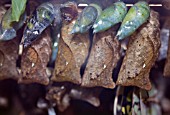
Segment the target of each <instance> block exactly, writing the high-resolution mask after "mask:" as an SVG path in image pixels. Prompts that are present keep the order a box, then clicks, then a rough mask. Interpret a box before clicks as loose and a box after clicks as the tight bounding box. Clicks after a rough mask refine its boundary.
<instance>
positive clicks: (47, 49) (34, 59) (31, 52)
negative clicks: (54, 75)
mask: <svg viewBox="0 0 170 115" xmlns="http://www.w3.org/2000/svg"><path fill="white" fill-rule="evenodd" d="M50 56H51V38H50V35H49V30H46V31H44V32H43V34H42V36H41V37H40V38H39V39H37V41H35V42H33V44H32V45H31V46H30V47H28V48H26V49H24V52H23V55H22V59H21V72H22V75H23V77H22V78H20V79H19V82H21V83H33V82H37V83H40V84H44V85H47V84H48V83H49V78H48V77H49V76H48V75H47V73H46V66H47V64H48V61H49V59H50Z"/></svg>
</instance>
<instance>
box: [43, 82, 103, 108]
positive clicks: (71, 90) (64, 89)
mask: <svg viewBox="0 0 170 115" xmlns="http://www.w3.org/2000/svg"><path fill="white" fill-rule="evenodd" d="M100 92H101V89H97V88H94V89H87V88H81V87H77V86H73V85H71V86H53V87H50V89H49V91H48V93H47V95H46V99H48V100H49V101H50V102H52V103H56V104H57V107H58V109H59V111H64V110H65V109H67V107H68V106H70V100H71V99H78V100H82V101H86V102H88V103H90V104H92V105H93V106H95V107H98V106H99V105H100V100H99V98H98V97H99V94H100Z"/></svg>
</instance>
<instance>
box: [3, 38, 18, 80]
mask: <svg viewBox="0 0 170 115" xmlns="http://www.w3.org/2000/svg"><path fill="white" fill-rule="evenodd" d="M18 46H19V39H18V38H15V39H13V40H10V41H4V42H0V80H2V79H6V78H13V79H18V78H19V73H18V71H17V67H16V63H17V58H18Z"/></svg>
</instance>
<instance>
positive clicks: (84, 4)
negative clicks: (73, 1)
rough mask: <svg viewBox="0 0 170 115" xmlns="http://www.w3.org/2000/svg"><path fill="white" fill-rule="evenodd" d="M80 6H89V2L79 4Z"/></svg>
mask: <svg viewBox="0 0 170 115" xmlns="http://www.w3.org/2000/svg"><path fill="white" fill-rule="evenodd" d="M78 6H80V7H81V6H84V7H85V6H88V4H79V5H78Z"/></svg>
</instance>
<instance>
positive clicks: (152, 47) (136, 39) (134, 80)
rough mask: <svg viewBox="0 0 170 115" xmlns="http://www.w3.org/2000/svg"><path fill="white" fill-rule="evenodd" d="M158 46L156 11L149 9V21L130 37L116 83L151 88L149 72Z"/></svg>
mask: <svg viewBox="0 0 170 115" xmlns="http://www.w3.org/2000/svg"><path fill="white" fill-rule="evenodd" d="M159 48H160V29H159V20H158V13H157V12H154V11H151V14H150V19H149V21H148V22H147V23H146V24H144V25H143V26H142V27H140V28H139V30H137V31H136V32H135V33H134V34H133V35H132V36H131V37H130V41H129V44H128V49H127V51H126V55H125V57H124V60H123V64H122V66H121V69H120V72H119V75H118V80H117V84H119V85H123V86H130V85H132V86H138V87H140V88H143V89H146V90H149V89H151V84H150V80H149V72H150V69H151V68H152V66H153V64H154V63H155V61H156V59H157V57H158V52H159Z"/></svg>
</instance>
